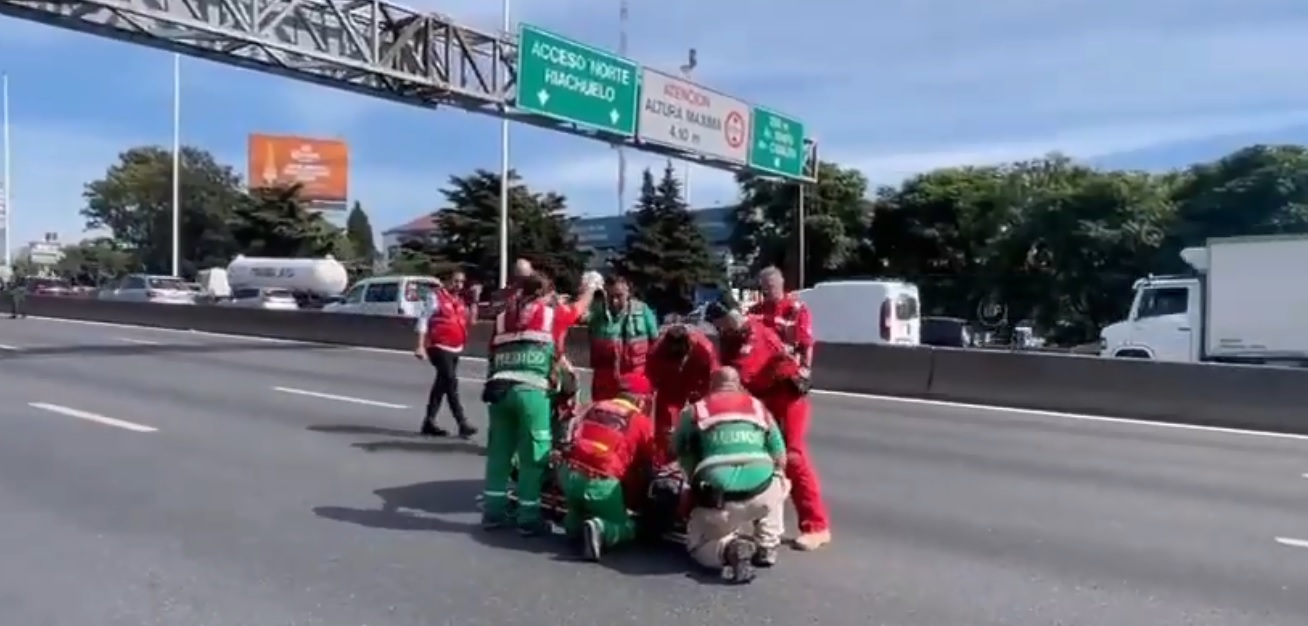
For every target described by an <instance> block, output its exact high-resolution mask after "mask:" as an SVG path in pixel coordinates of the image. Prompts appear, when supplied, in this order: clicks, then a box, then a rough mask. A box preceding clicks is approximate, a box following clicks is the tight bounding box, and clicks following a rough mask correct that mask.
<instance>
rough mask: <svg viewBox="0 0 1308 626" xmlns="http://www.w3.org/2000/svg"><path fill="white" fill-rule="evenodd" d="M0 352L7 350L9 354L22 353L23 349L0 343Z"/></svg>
mask: <svg viewBox="0 0 1308 626" xmlns="http://www.w3.org/2000/svg"><path fill="white" fill-rule="evenodd" d="M0 350H7V351H9V352H22V350H23V349H22V348H20V347H18V346H8V345H5V344H2V343H0Z"/></svg>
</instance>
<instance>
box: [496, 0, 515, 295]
mask: <svg viewBox="0 0 1308 626" xmlns="http://www.w3.org/2000/svg"><path fill="white" fill-rule="evenodd" d="M509 2H510V0H501V2H500V17H501V18H502V24H501V26H502V27H503V30H504V37H506V38H507V37H508V36H509V29H510V28H512V27H513V25H512V23H511V20H512V14H511V13H510V11H511V9H512V7H511V6H510V4H509ZM495 62H496V63H497V64H499V65H500V80H501V81H502V82H501V83H500V84H505V83H507V82H508V80H509V68H507V67H504V62H503V61H501V60H500V57H499V55H496V60H495ZM500 113H501V114H502V115H503V116H504V117H501V118H500V288H501V289H503V288H505V287H507V286H508V285H509V118H508V105H503V106H501V108H500Z"/></svg>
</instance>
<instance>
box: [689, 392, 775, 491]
mask: <svg viewBox="0 0 1308 626" xmlns="http://www.w3.org/2000/svg"><path fill="white" fill-rule="evenodd" d="M691 410H692V411H694V415H695V426H696V427H697V428H698V429H699V452H700V460H699V463H698V464H696V465H695V471H694V473H695V474H699V473H700V472H702V471H704V470H706V469H710V468H713V467H719V466H722V465H744V464H749V463H767V464H771V463H773V459H772V455H771V454H770V453H768V448H767V436H768V432H769V431H771V430H772V427H773V422H772V418H771V417H769V415H768V412H767V409H765V408H763V403H762V402H760V401H759V400H758V399H757V398H755V397H754V396H751V395H749V394H748V393H746V392H744V391H726V392H716V393H713V394H710V395H709V397H707V398H704V399H703V400H700V401H699V402H696V403H695V404H693V405H692V406H691Z"/></svg>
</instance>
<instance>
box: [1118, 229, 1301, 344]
mask: <svg viewBox="0 0 1308 626" xmlns="http://www.w3.org/2000/svg"><path fill="white" fill-rule="evenodd" d="M1181 258H1182V259H1183V260H1184V261H1185V262H1186V263H1187V264H1188V265H1190V267H1192V268H1193V269H1194V271H1195V273H1194V274H1193V275H1186V276H1150V277H1148V278H1142V279H1140V280H1137V281H1135V285H1134V291H1135V299H1134V300H1133V301H1132V303H1131V310H1130V314H1129V315H1128V316H1127V319H1126V320H1124V321H1121V322H1117V323H1115V324H1110V325H1109V326H1107V327H1105V328H1104V329H1103V330H1102V331H1101V332H1100V335H1099V337H1100V350H1101V351H1100V355H1101V356H1105V357H1117V358H1136V359H1154V360H1159V361H1179V362H1191V363H1193V362H1200V361H1215V362H1224V363H1250V364H1270V363H1284V364H1290V363H1296V364H1297V363H1302V362H1308V281H1303V280H1301V279H1299V278H1298V272H1301V271H1304V268H1308V236H1298V235H1294V236H1281V235H1276V236H1259V237H1233V238H1223V239H1211V240H1209V241H1208V244H1207V245H1206V246H1203V247H1195V248H1186V249H1185V250H1183V251H1181Z"/></svg>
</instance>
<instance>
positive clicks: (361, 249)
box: [345, 202, 377, 264]
mask: <svg viewBox="0 0 1308 626" xmlns="http://www.w3.org/2000/svg"><path fill="white" fill-rule="evenodd" d="M345 232H346V233H348V235H349V237H350V243H351V245H353V247H354V251H355V254H356V255H357V256H358V258H359V259H360V260H366V261H367V262H368V263H369V264H371V263H372V261H373V260H375V259H376V258H377V245H376V243H375V242H374V241H373V238H372V222H371V221H370V220H369V219H368V214H367V213H366V212H364V210H363V206H362V205H360V204H359V203H358V202H355V203H354V207H352V208H351V209H350V215H349V217H347V218H346V219H345Z"/></svg>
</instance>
